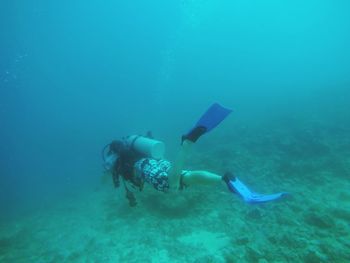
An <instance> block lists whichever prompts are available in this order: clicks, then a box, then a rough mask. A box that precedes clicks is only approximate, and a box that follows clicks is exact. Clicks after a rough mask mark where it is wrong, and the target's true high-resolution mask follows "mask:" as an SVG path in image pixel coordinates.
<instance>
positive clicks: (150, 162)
mask: <svg viewBox="0 0 350 263" xmlns="http://www.w3.org/2000/svg"><path fill="white" fill-rule="evenodd" d="M230 113H231V110H230V109H227V108H225V107H223V106H221V105H220V104H218V103H214V104H212V105H211V106H210V107H209V109H208V110H207V111H206V112H205V113H204V114H203V115H202V116H201V118H200V119H199V120H198V122H197V123H196V124H195V126H194V127H193V128H192V129H191V130H190V131H189V132H188V133H187V134H185V135H183V136H182V140H181V148H180V152H179V155H178V158H177V160H176V162H175V163H174V165H172V164H171V163H170V162H169V161H167V160H165V159H164V148H165V147H164V143H162V142H160V141H157V140H155V139H153V137H152V134H151V133H150V132H148V133H147V135H146V136H141V135H131V136H127V137H125V138H122V139H121V140H114V141H112V142H111V143H109V144H107V145H106V146H105V147H104V148H103V150H102V158H103V161H104V168H105V170H106V171H107V172H110V173H111V174H112V178H113V183H114V186H115V187H116V188H118V187H119V186H120V181H122V183H123V185H124V188H125V192H126V198H127V199H128V201H129V205H130V206H135V205H136V204H137V202H136V199H135V196H134V195H133V193H132V191H130V190H129V188H128V186H127V183H126V181H127V182H129V183H130V184H131V186H132V187H134V188H138V189H139V190H140V191H141V190H142V189H143V185H144V183H145V182H146V183H148V184H150V185H152V186H153V187H154V188H155V189H156V190H158V191H161V192H165V193H166V192H170V191H177V190H182V189H184V187H187V186H190V185H196V184H219V183H222V182H224V183H225V184H226V186H227V187H228V189H229V191H231V192H233V193H236V194H238V195H239V196H241V197H242V198H243V200H244V201H246V202H248V203H260V202H267V201H272V200H275V199H278V198H280V197H282V196H283V195H284V194H285V193H276V194H270V195H263V194H257V193H254V192H252V191H250V190H249V188H248V187H247V186H246V185H244V184H243V183H242V182H241V181H240V180H239V179H238V178H237V177H235V176H234V174H233V173H231V172H227V173H225V174H224V175H223V176H221V175H218V174H215V173H211V172H208V171H188V170H183V169H182V166H183V163H184V160H185V158H186V156H187V154H188V152H189V150H190V148H191V146H192V145H193V144H194V143H195V142H196V141H197V140H198V139H199V138H200V137H201V136H202V135H204V134H206V133H208V132H210V131H211V130H212V129H214V128H215V127H216V126H218V125H219V124H220V123H221V122H222V121H223V120H224V119H225V118H226V117H227V116H228V115H229V114H230Z"/></svg>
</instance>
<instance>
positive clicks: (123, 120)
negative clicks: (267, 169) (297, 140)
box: [0, 0, 350, 220]
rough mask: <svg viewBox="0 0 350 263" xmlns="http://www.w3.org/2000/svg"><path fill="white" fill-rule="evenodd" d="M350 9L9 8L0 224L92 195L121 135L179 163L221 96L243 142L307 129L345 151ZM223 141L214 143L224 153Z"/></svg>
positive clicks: (327, 5) (99, 4)
mask: <svg viewBox="0 0 350 263" xmlns="http://www.w3.org/2000/svg"><path fill="white" fill-rule="evenodd" d="M349 11H350V2H348V1H342V0H339V1H327V0H318V1H316V0H311V1H301V0H293V1H275V0H266V1H260V0H251V1H246V0H230V1H228V0H215V1H214V0H206V1H205V0H202V1H200V0H197V1H196V0H187V1H186V0H183V1H164V0H163V1H160V0H155V1H141V0H137V1H121V0H116V1H111V0H106V1H96V0H91V1H81V0H70V1H67V0H63V1H56V2H55V1H44V0H38V1H34V2H32V1H24V0H12V1H1V3H0V211H1V213H0V217H1V218H3V219H4V220H8V219H12V218H18V217H19V218H20V217H21V215H22V214H23V213H27V212H28V211H36V209H38V208H40V207H42V206H44V205H48V204H51V203H55V202H58V201H59V200H61V199H63V198H66V197H67V196H69V195H72V194H74V195H79V193H80V192H84V191H88V192H89V191H93V190H94V189H95V188H96V187H97V186H98V185H99V184H100V176H101V172H102V166H101V157H100V150H101V149H102V147H103V146H104V145H105V144H106V143H108V142H110V141H111V140H112V139H114V138H119V137H121V136H124V135H129V134H137V133H138V134H140V133H145V132H146V131H148V130H152V131H153V134H154V135H155V136H156V137H157V138H158V139H160V140H162V141H164V142H166V144H167V155H168V156H169V157H170V158H172V157H173V156H175V153H176V149H177V146H178V144H179V141H180V137H181V135H182V134H183V133H184V132H186V131H187V130H188V129H189V128H190V127H191V126H192V124H193V123H194V122H195V121H196V120H197V118H198V117H199V116H200V114H201V113H202V112H203V111H204V110H205V109H206V108H207V107H208V106H209V105H210V104H211V103H212V102H216V101H217V102H220V103H222V104H223V105H225V106H227V107H229V108H232V109H233V113H232V115H231V116H230V118H229V119H228V120H227V121H225V123H224V124H223V125H222V127H220V129H221V132H222V133H223V134H226V136H228V135H229V134H234V137H233V138H234V139H235V140H237V141H240V140H243V141H244V140H245V139H246V138H247V137H246V136H247V135H248V136H250V137H249V138H252V140H254V134H257V135H259V134H261V133H264V134H267V131H268V130H269V129H273V130H275V132H276V133H275V135H276V134H279V135H280V136H281V138H279V139H282V137H283V136H285V133H284V132H280V133H279V131H281V130H290V129H291V127H292V129H295V130H300V129H301V130H303V129H304V128H302V127H308V128H305V129H306V130H307V132H310V130H311V133H312V134H311V135H310V136H311V137H312V138H315V136H316V137H317V134H320V133H322V134H323V132H324V131H325V130H326V131H327V136H328V137H327V136H326V137H322V138H323V142H325V141H327V140H328V139H329V140H334V141H336V139H337V138H341V142H339V143H340V144H343V142H344V141H347V139H346V136H348V134H349V133H347V131H349V129H350V119H349V114H350V110H349V108H348V103H349V101H350V49H349V47H350V34H349V32H350V16H349ZM312 123H317V125H316V126H313V128H310V125H311V124H312ZM259 125H260V126H259ZM293 125H294V126H293ZM303 125H304V126H303ZM311 126H312V125H311ZM239 131H243V132H242V133H240V132H239ZM307 132H306V133H307ZM220 134H221V133H220V131H219V130H218V131H214V132H213V135H211V134H210V135H208V137H207V139H206V140H208V141H211V140H214V139H215V140H216V144H226V143H227V141H226V139H225V138H228V137H220ZM227 134H228V135H227ZM275 135H270V137H273V136H275ZM333 135H334V136H333ZM211 136H212V137H211ZM267 137H269V135H267V136H266V138H267ZM244 138H245V139H244ZM284 138H285V137H284ZM231 139H232V138H230V140H231ZM286 140H287V141H288V139H286ZM306 140H307V139H306ZM273 142H274V141H273V140H271V143H273ZM213 144H215V143H213V141H212V142H211V143H209V142H208V144H205V142H204V143H203V144H202V145H201V144H199V146H198V147H199V148H198V149H199V150H203V151H206V150H208V149H209V148H210V147H211V146H212V145H213ZM244 145H245V146H246V147H247V148H246V150H247V151H248V152H249V150H250V149H251V151H254V149H252V148H249V145H251V144H249V143H248V142H247V143H246V144H244ZM261 147H262V148H266V145H263V146H261ZM348 147H349V145H348V144H345V145H344V149H343V150H344V154H345V153H348V152H349V149H348ZM209 150H210V149H209ZM226 151H230V149H228V150H227V149H226ZM276 154H277V153H276ZM332 154H336V152H332ZM340 155H342V153H341V154H340ZM213 158H218V157H217V156H213ZM281 158H282V157H281ZM344 158H345V157H344ZM346 160H347V161H346ZM346 160H345V159H343V160H342V161H344V163H347V165H348V166H347V168H346V169H345V170H344V171H345V172H343V174H342V175H343V176H344V173H345V176H348V175H349V174H347V173H348V172H349V171H350V168H349V166H350V165H349V159H346ZM310 162H311V161H310ZM204 163H205V162H204ZM253 165H254V164H253ZM202 168H205V167H202ZM211 168H213V169H214V170H215V169H216V170H219V171H220V172H221V170H222V169H223V168H222V167H219V166H218V165H217V166H216V165H215V164H212V166H211ZM245 168H247V167H245ZM303 176H304V175H300V177H303ZM334 176H337V175H334ZM286 177H287V178H288V176H286ZM276 178H280V177H278V175H276ZM347 178H349V177H347ZM281 180H282V179H281ZM330 180H331V179H330ZM275 190H277V189H275ZM281 190H286V191H288V190H289V189H281ZM13 220H14V219H13Z"/></svg>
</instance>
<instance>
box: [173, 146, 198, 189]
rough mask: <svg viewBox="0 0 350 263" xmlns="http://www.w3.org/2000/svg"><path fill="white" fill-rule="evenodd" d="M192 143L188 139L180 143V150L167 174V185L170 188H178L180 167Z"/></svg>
mask: <svg viewBox="0 0 350 263" xmlns="http://www.w3.org/2000/svg"><path fill="white" fill-rule="evenodd" d="M192 145H193V142H192V141H190V140H184V141H183V142H182V144H181V148H180V151H179V153H178V156H177V158H176V161H175V163H174V165H173V167H172V169H171V170H170V174H169V185H170V188H171V189H179V186H180V177H181V172H182V167H183V165H184V162H185V160H186V158H187V156H188V154H189V152H190V150H191V148H192Z"/></svg>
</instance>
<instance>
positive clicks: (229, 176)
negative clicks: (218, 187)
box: [222, 172, 236, 184]
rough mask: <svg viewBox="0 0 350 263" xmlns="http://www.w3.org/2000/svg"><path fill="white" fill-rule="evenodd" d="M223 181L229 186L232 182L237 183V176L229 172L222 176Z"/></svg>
mask: <svg viewBox="0 0 350 263" xmlns="http://www.w3.org/2000/svg"><path fill="white" fill-rule="evenodd" d="M222 180H223V181H224V182H225V183H227V184H228V183H229V182H230V181H235V180H236V176H235V175H234V174H233V173H232V172H227V173H225V174H224V175H223V176H222Z"/></svg>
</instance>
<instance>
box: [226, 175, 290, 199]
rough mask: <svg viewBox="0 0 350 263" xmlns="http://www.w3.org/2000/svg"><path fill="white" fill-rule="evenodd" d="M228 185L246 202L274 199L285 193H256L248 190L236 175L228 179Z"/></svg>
mask: <svg viewBox="0 0 350 263" xmlns="http://www.w3.org/2000/svg"><path fill="white" fill-rule="evenodd" d="M227 185H228V187H229V188H230V190H231V191H232V192H235V193H237V194H239V195H240V196H241V197H242V198H243V200H244V201H245V202H247V203H263V202H269V201H273V200H276V199H279V198H281V197H282V196H284V195H286V194H287V193H283V192H282V193H276V194H269V195H264V194H257V193H254V192H252V191H250V190H249V188H248V187H247V186H246V185H245V184H243V183H242V182H241V181H240V180H239V179H238V178H237V177H235V179H233V180H230V181H229V182H228V183H227Z"/></svg>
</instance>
